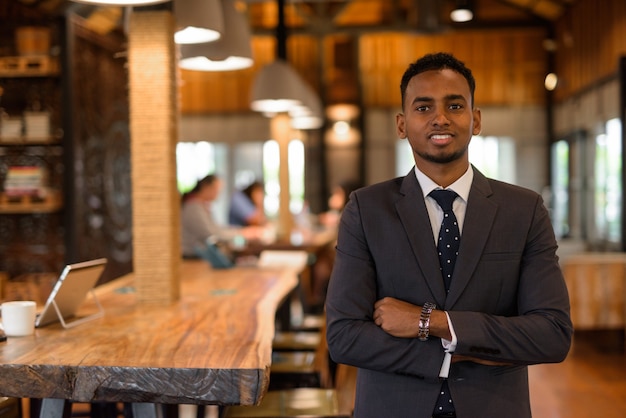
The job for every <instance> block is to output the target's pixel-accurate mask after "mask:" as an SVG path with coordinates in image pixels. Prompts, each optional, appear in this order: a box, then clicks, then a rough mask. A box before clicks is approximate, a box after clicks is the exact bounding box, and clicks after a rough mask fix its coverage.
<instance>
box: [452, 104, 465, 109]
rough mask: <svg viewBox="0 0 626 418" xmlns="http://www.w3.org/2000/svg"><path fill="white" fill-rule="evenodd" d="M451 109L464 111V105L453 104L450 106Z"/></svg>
mask: <svg viewBox="0 0 626 418" xmlns="http://www.w3.org/2000/svg"><path fill="white" fill-rule="evenodd" d="M450 109H452V110H460V109H463V105H462V104H458V103H455V104H451V105H450Z"/></svg>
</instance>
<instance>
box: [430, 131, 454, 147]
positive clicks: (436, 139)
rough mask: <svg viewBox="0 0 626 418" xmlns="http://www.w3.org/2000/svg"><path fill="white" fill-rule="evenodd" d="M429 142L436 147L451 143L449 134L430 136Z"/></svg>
mask: <svg viewBox="0 0 626 418" xmlns="http://www.w3.org/2000/svg"><path fill="white" fill-rule="evenodd" d="M430 140H431V141H432V142H433V143H434V144H436V145H446V144H448V143H450V142H451V141H452V135H450V134H437V135H431V136H430Z"/></svg>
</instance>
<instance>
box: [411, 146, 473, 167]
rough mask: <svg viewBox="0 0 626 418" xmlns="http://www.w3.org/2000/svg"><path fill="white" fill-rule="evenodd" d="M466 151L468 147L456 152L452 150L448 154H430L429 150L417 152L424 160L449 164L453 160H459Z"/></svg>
mask: <svg viewBox="0 0 626 418" xmlns="http://www.w3.org/2000/svg"><path fill="white" fill-rule="evenodd" d="M466 153H467V147H464V148H461V149H459V150H456V151H454V152H450V153H447V154H437V155H433V154H429V153H427V152H417V151H416V154H417V155H418V156H419V157H420V158H422V159H423V160H426V161H430V162H431V163H437V164H448V163H451V162H453V161H456V160H459V159H461V158H463V157H464V156H465V154H466Z"/></svg>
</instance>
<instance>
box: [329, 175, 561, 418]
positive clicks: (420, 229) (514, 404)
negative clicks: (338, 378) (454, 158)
mask: <svg viewBox="0 0 626 418" xmlns="http://www.w3.org/2000/svg"><path fill="white" fill-rule="evenodd" d="M422 196H423V194H422V191H421V189H420V186H419V183H418V181H417V179H416V177H415V174H414V172H413V171H411V172H410V173H409V174H408V175H407V176H406V177H402V178H396V179H394V180H390V181H387V182H384V183H379V184H376V185H373V186H369V187H366V188H363V189H360V190H358V191H356V192H355V193H353V194H352V197H351V199H350V201H349V203H348V204H347V206H346V208H345V209H344V211H343V214H342V219H341V222H340V226H339V234H338V240H337V253H336V260H335V266H334V269H333V273H332V276H331V280H330V284H329V288H328V295H327V300H326V310H327V312H326V313H327V320H328V328H327V338H328V347H329V350H330V354H331V356H332V358H333V360H334V361H336V362H339V363H347V364H351V365H354V366H357V367H358V368H359V373H358V379H357V396H356V406H355V416H356V417H358V418H362V417H372V418H381V417H386V418H387V417H412V418H427V417H430V416H431V413H432V411H433V408H434V404H435V400H436V398H437V394H438V391H439V388H440V386H441V381H440V379H439V378H438V375H439V370H440V368H441V364H442V361H443V357H444V350H443V348H442V345H441V340H440V339H439V338H433V337H431V338H430V339H429V340H428V341H425V342H422V341H419V340H418V339H417V338H414V339H412V338H396V337H392V336H390V335H389V334H387V333H385V332H384V331H383V330H382V329H380V328H379V327H378V326H376V324H375V323H374V322H373V319H372V313H373V309H374V302H375V301H376V300H378V299H381V298H383V297H386V296H391V297H394V298H398V299H402V300H405V301H407V302H410V303H413V304H416V305H423V304H424V303H425V302H429V301H430V302H434V303H436V304H437V307H438V308H439V309H444V310H446V311H448V312H449V315H450V318H451V321H452V324H453V326H454V330H455V332H456V335H457V337H458V345H457V348H456V353H459V354H464V355H469V356H475V357H481V358H483V359H488V360H496V361H500V362H510V363H514V365H511V366H484V365H479V364H477V363H473V362H461V363H455V364H453V365H452V366H451V369H450V375H449V380H448V382H449V387H450V391H451V393H452V397H453V399H454V403H455V407H456V411H457V416H458V417H459V418H491V417H492V418H502V417H507V418H517V417H519V418H522V417H530V416H531V413H530V402H529V393H528V371H527V365H530V364H536V363H550V362H560V361H562V360H563V359H564V358H565V357H566V355H567V353H568V351H569V347H570V343H571V336H572V332H573V331H572V323H571V321H570V317H569V298H568V294H567V288H566V286H565V282H564V280H563V275H562V273H561V270H560V267H559V265H558V259H557V257H556V254H555V252H556V248H557V244H556V240H555V237H554V233H553V230H552V225H551V223H550V219H549V216H548V212H547V210H546V208H545V207H544V205H543V202H542V199H541V197H540V196H539V195H538V194H537V193H534V192H532V191H529V190H526V189H523V188H520V187H517V186H513V185H509V184H506V183H502V182H498V181H495V180H491V179H487V178H486V177H484V176H483V175H482V174H481V173H480V172H479V171H478V170H476V169H474V181H473V184H472V187H471V190H470V194H469V198H468V203H467V211H466V215H465V221H464V224H463V225H464V226H463V231H462V235H461V247H460V249H459V257H458V259H457V262H456V267H455V271H454V275H453V278H452V284H451V287H450V292H449V294H448V295H447V297H446V292H445V290H444V284H443V279H442V277H441V273H440V272H439V261H438V258H437V254H436V249H435V240H434V237H433V233H432V229H431V225H430V221H429V218H428V213H427V210H426V205H425V203H424V199H423V197H422Z"/></svg>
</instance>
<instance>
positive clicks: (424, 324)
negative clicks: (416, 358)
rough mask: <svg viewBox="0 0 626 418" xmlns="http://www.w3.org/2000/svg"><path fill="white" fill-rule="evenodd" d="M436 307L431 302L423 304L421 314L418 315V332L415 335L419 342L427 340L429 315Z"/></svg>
mask: <svg viewBox="0 0 626 418" xmlns="http://www.w3.org/2000/svg"><path fill="white" fill-rule="evenodd" d="M436 307H437V305H435V304H434V303H432V302H426V303H424V306H422V313H421V314H420V321H419V331H418V333H417V338H419V340H420V341H426V340H427V339H428V334H429V333H430V314H431V313H432V312H433V309H435V308H436Z"/></svg>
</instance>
